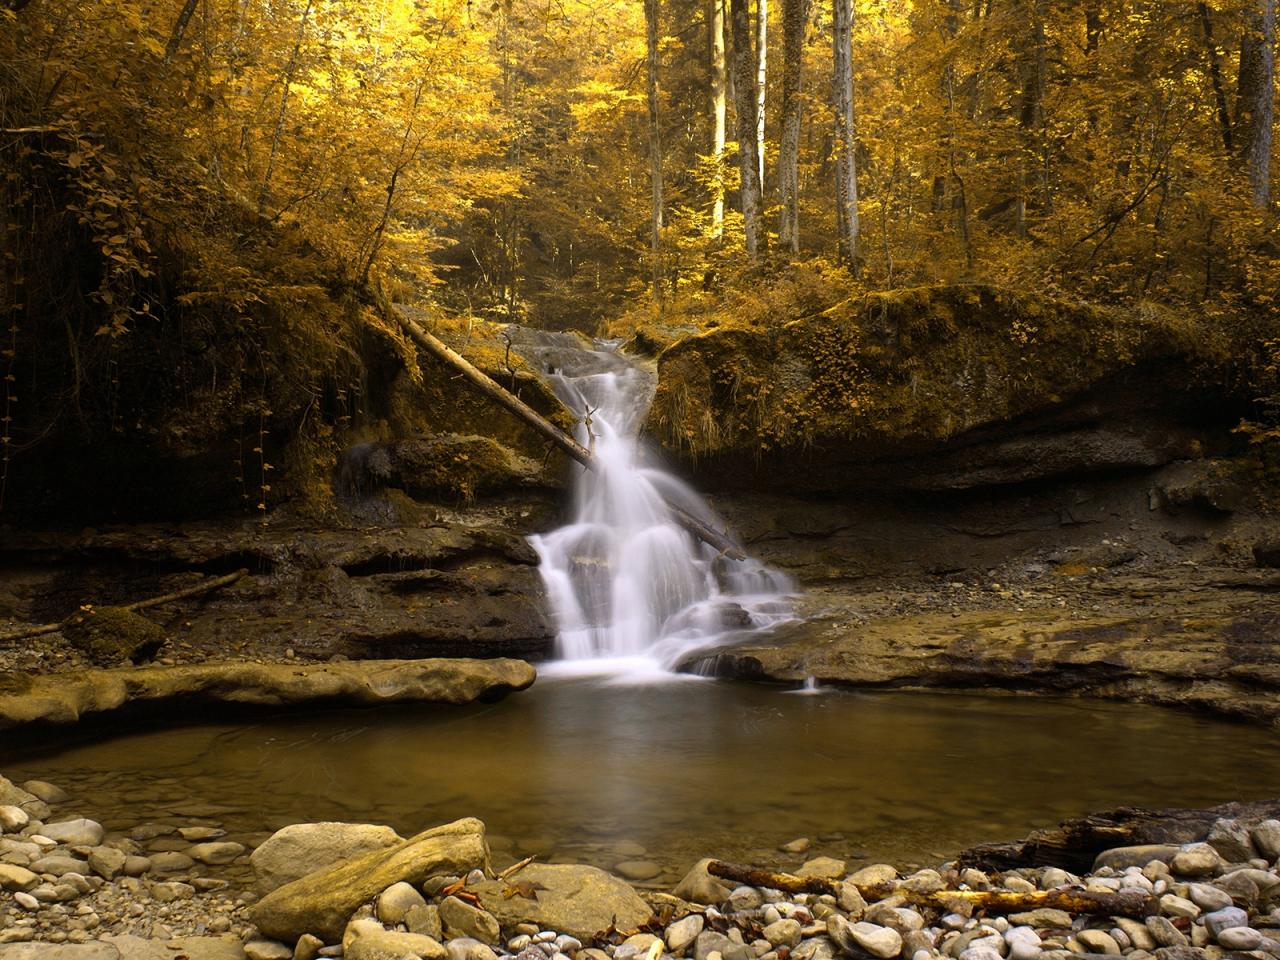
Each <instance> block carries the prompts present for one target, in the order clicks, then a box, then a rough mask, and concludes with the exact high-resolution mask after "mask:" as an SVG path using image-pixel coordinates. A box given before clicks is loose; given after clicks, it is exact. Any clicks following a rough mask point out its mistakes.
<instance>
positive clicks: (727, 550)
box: [383, 307, 747, 560]
mask: <svg viewBox="0 0 1280 960" xmlns="http://www.w3.org/2000/svg"><path fill="white" fill-rule="evenodd" d="M383 309H384V311H387V312H390V313H391V314H392V316H393V318H394V319H395V320H396V321H397V322H398V323H399V324H400V326H401V327H402V328H404V331H405V333H407V334H408V335H409V338H410V339H411V340H412V341H413V342H414V343H415V344H417V345H418V346H419V347H421V348H422V349H423V350H425V351H426V352H427V353H429V354H431V356H433V357H435V358H436V359H437V360H440V361H441V362H443V363H446V364H448V365H449V366H451V367H453V368H454V369H455V370H457V371H458V372H459V373H460V374H462V376H463V377H464V378H465V379H466V380H467V382H468V383H470V384H471V385H472V386H473V387H475V388H476V389H477V390H479V391H480V393H482V394H483V395H484V396H486V397H488V398H489V399H490V400H492V401H493V402H494V403H497V404H498V405H499V406H502V407H504V408H505V409H507V410H508V411H510V412H511V413H513V414H514V415H515V416H516V417H518V418H519V419H521V420H523V421H524V422H525V423H526V424H528V425H529V426H530V427H532V428H533V429H534V430H536V431H537V432H538V433H540V434H542V435H543V436H544V437H546V438H547V439H548V440H550V441H551V442H552V443H553V444H555V445H556V446H557V447H559V448H560V449H561V450H563V451H564V452H565V453H566V454H568V455H569V456H570V457H572V458H573V459H574V460H576V461H578V463H580V464H582V465H583V466H584V467H586V468H587V469H588V470H596V469H598V464H597V463H596V458H595V455H594V454H592V452H591V451H590V450H588V449H587V448H586V447H584V446H583V445H582V444H580V443H579V442H578V441H577V440H575V439H573V437H571V436H569V435H568V434H567V433H565V432H564V431H563V430H561V429H560V428H559V427H557V426H556V425H555V424H554V423H552V422H551V421H550V420H548V419H547V418H546V417H544V416H543V415H542V414H540V413H538V411H536V410H534V409H533V408H532V407H531V406H529V405H528V404H527V403H525V402H524V401H523V400H521V399H520V398H519V397H517V396H516V395H515V394H513V393H511V392H510V391H509V390H504V389H503V388H502V387H501V386H500V385H499V384H498V383H497V382H495V381H494V380H493V378H491V377H490V376H488V375H487V374H486V373H484V372H483V371H482V370H478V369H477V368H476V367H475V366H474V365H472V364H471V362H470V361H468V360H467V359H466V358H465V357H464V356H462V355H461V354H460V353H458V352H457V351H455V350H452V349H450V347H449V346H448V344H446V343H445V342H444V341H443V340H441V339H440V338H439V337H436V336H434V335H433V334H431V333H429V332H428V331H427V330H425V329H423V327H422V326H421V325H420V324H418V323H416V322H415V321H413V320H411V319H410V318H409V317H406V316H405V315H404V314H403V313H402V312H401V311H400V310H397V309H396V308H395V307H383ZM667 506H668V507H669V508H670V510H671V513H672V515H673V516H674V517H675V519H676V522H677V523H679V524H680V526H682V527H684V528H685V529H686V530H688V531H689V532H690V533H691V534H693V535H694V536H695V537H697V538H698V539H699V540H702V541H703V542H705V543H707V544H710V545H711V546H712V547H714V548H715V549H716V550H718V551H719V552H720V553H721V554H723V555H724V556H726V557H731V558H732V559H734V560H745V559H746V558H747V555H746V554H745V553H743V551H742V548H741V547H739V546H738V545H737V544H735V543H734V542H733V541H732V540H730V539H729V538H728V537H727V536H726V535H725V534H724V533H723V532H721V531H719V530H716V529H714V528H712V527H710V526H708V525H707V524H705V523H703V522H702V521H701V520H699V519H698V518H697V517H695V516H694V515H693V514H691V513H689V512H688V511H686V510H682V509H681V508H680V507H678V506H676V505H675V504H674V503H668V504H667Z"/></svg>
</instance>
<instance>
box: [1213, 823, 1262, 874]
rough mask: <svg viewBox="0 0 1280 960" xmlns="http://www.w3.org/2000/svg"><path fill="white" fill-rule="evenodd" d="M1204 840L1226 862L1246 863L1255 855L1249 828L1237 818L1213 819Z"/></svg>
mask: <svg viewBox="0 0 1280 960" xmlns="http://www.w3.org/2000/svg"><path fill="white" fill-rule="evenodd" d="M1205 842H1206V843H1207V844H1209V846H1211V847H1213V849H1215V850H1217V851H1218V855H1219V856H1221V857H1222V859H1223V860H1226V861H1227V862H1228V863H1246V862H1248V861H1249V860H1252V859H1253V858H1254V857H1255V856H1256V855H1257V852H1256V851H1255V850H1254V849H1253V840H1252V838H1251V837H1250V836H1249V828H1248V827H1246V826H1244V824H1242V823H1241V822H1240V821H1239V820H1228V819H1218V820H1215V821H1214V822H1213V826H1211V827H1210V828H1209V835H1208V836H1207V837H1205Z"/></svg>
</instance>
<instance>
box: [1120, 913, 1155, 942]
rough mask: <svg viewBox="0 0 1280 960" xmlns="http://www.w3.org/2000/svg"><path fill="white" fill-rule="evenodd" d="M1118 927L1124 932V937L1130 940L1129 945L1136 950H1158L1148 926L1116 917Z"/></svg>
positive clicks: (1129, 919) (1126, 918) (1127, 918)
mask: <svg viewBox="0 0 1280 960" xmlns="http://www.w3.org/2000/svg"><path fill="white" fill-rule="evenodd" d="M1115 923H1116V926H1117V927H1119V928H1120V929H1121V930H1122V931H1124V935H1125V936H1126V937H1128V938H1129V943H1130V945H1132V946H1133V947H1134V949H1136V950H1154V949H1155V948H1156V940H1155V937H1153V936H1151V931H1150V930H1148V929H1147V927H1146V924H1144V923H1141V922H1140V921H1138V920H1133V919H1131V918H1129V917H1116V918H1115Z"/></svg>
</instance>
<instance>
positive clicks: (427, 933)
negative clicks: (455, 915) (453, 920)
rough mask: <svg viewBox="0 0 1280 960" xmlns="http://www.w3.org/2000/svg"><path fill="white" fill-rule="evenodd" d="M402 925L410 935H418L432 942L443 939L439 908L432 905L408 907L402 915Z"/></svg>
mask: <svg viewBox="0 0 1280 960" xmlns="http://www.w3.org/2000/svg"><path fill="white" fill-rule="evenodd" d="M404 925H405V926H406V927H408V928H409V932H410V933H420V934H422V935H423V936H424V937H430V938H431V939H432V940H443V939H444V925H443V924H441V923H440V908H439V907H437V906H436V905H435V904H434V903H424V904H423V905H422V906H415V907H410V908H409V910H408V911H407V912H406V913H405V915H404Z"/></svg>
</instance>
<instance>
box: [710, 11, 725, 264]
mask: <svg viewBox="0 0 1280 960" xmlns="http://www.w3.org/2000/svg"><path fill="white" fill-rule="evenodd" d="M710 2H711V10H710V23H711V121H712V133H711V156H712V158H713V159H714V160H715V165H716V169H715V181H714V182H713V184H712V187H711V236H712V238H713V239H715V240H719V239H720V238H721V237H722V236H723V235H724V170H723V167H722V164H723V163H724V134H725V114H726V110H725V106H726V104H725V84H726V83H727V78H726V71H725V64H724V30H725V24H724V4H725V0H710Z"/></svg>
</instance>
